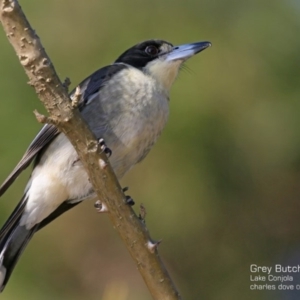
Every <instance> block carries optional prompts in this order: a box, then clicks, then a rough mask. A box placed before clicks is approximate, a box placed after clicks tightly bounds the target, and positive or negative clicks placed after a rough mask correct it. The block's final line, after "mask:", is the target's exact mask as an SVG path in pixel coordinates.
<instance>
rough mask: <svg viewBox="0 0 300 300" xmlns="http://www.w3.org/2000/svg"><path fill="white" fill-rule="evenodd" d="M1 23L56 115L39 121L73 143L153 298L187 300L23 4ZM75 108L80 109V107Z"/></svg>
mask: <svg viewBox="0 0 300 300" xmlns="http://www.w3.org/2000/svg"><path fill="white" fill-rule="evenodd" d="M0 21H1V23H2V26H3V28H4V31H5V33H6V35H7V37H8V39H9V41H10V43H11V44H12V46H13V47H14V49H15V52H16V54H17V56H18V57H19V60H20V63H21V65H22V66H23V67H24V70H25V72H26V74H27V76H28V77H29V84H30V85H31V86H33V87H34V89H35V91H36V93H37V95H38V97H39V99H40V100H41V101H42V103H43V104H44V106H45V107H46V109H47V111H48V113H49V116H50V117H49V119H47V118H46V117H45V118H43V117H42V116H39V118H40V119H41V120H44V121H47V120H48V121H49V120H51V123H52V122H53V123H54V124H55V125H56V126H57V128H58V129H59V130H60V131H61V132H63V133H64V134H65V135H66V136H67V137H68V139H69V140H70V142H71V143H72V144H73V146H74V148H75V149H76V151H77V153H78V156H79V158H80V160H81V161H82V162H83V164H84V167H85V169H86V171H87V173H88V175H89V178H90V180H91V183H92V185H93V187H94V190H95V192H96V193H97V196H98V197H99V199H101V201H102V202H103V203H104V204H105V205H106V206H107V208H108V210H109V216H110V220H111V222H112V224H113V226H114V228H116V230H117V231H118V233H119V234H120V236H121V238H122V239H123V241H124V243H125V244H126V246H127V249H128V251H129V252H130V254H131V256H132V258H133V259H134V261H135V263H136V265H137V268H138V270H139V271H140V273H141V275H142V277H143V278H144V280H145V282H146V285H147V286H148V288H149V290H150V293H151V294H152V296H153V298H154V299H159V300H164V299H168V300H173V299H174V300H175V299H181V297H180V295H179V293H178V291H177V290H176V288H175V286H174V284H173V283H172V280H171V278H170V276H169V274H168V272H167V270H166V268H165V267H164V265H163V263H162V261H161V259H160V257H159V255H158V252H157V247H156V244H155V243H152V242H151V238H150V236H149V233H148V231H147V229H146V228H145V225H144V224H143V222H141V220H140V219H139V218H138V217H137V216H136V214H135V213H134V211H133V210H132V209H131V207H130V206H128V205H126V204H125V202H126V201H125V200H126V199H125V196H124V193H123V191H122V188H121V187H120V184H119V182H118V180H117V178H116V176H115V174H114V172H113V170H112V168H111V166H110V164H109V161H108V160H107V157H106V156H105V154H104V153H101V149H99V145H98V143H97V141H96V139H95V137H94V135H93V134H92V132H91V131H90V130H89V128H88V126H87V125H86V124H85V122H84V121H83V120H82V118H81V117H80V114H79V112H78V110H76V109H74V107H72V102H71V101H70V99H69V97H68V94H67V92H66V89H65V87H64V86H63V85H62V83H61V81H60V80H59V78H58V76H57V74H56V72H55V69H54V66H53V64H52V63H51V61H50V58H49V57H48V55H47V54H46V51H45V49H44V48H43V46H42V44H41V41H40V39H39V37H38V36H37V35H36V33H35V32H34V30H33V29H32V28H31V26H30V24H29V22H28V21H27V19H26V17H25V15H24V13H23V11H22V9H21V7H20V6H19V4H18V1H16V0H0ZM73 106H75V107H76V105H74V102H73ZM74 129H75V130H74Z"/></svg>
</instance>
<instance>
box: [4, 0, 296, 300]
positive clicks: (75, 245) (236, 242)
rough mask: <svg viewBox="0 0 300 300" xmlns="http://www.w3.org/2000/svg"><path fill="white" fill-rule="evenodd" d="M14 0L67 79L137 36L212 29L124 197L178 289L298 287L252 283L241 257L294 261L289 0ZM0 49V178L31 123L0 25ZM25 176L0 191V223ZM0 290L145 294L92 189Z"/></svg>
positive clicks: (189, 35)
mask: <svg viewBox="0 0 300 300" xmlns="http://www.w3.org/2000/svg"><path fill="white" fill-rule="evenodd" d="M20 2H21V5H22V7H23V9H24V11H25V13H26V14H27V16H28V18H29V20H30V22H31V24H32V26H33V27H34V28H35V29H36V31H37V33H38V35H39V36H40V37H41V39H42V42H43V43H44V46H45V47H46V50H47V52H48V54H49V55H50V57H51V59H52V60H53V63H54V64H55V66H56V70H57V71H58V73H59V75H60V76H61V78H62V79H64V78H65V77H67V76H68V77H70V78H71V80H72V83H73V84H76V83H78V82H79V81H80V80H81V79H83V78H84V77H85V76H87V75H89V74H90V73H91V72H93V71H94V70H95V69H97V68H99V67H101V66H104V65H106V64H109V63H111V62H112V61H113V60H114V59H115V58H116V57H117V56H118V55H119V54H121V52H122V51H124V50H126V49H127V48H129V47H130V46H132V45H134V44H136V43H137V42H139V41H142V40H145V39H149V38H162V39H166V40H168V41H171V42H172V43H174V44H181V43H187V42H193V41H199V40H209V41H211V42H212V44H213V47H212V48H210V49H208V50H205V51H204V52H203V53H201V54H199V55H197V56H196V57H195V58H193V59H191V60H190V61H189V62H188V63H187V64H186V66H187V68H185V69H184V70H183V71H182V72H181V74H180V76H179V79H178V81H177V82H176V84H175V86H174V88H173V89H172V93H171V102H170V105H171V115H170V120H169V123H168V126H167V128H166V130H165V131H164V133H163V135H162V137H161V138H160V140H159V142H158V144H157V145H156V146H155V147H154V149H153V151H152V152H151V153H150V155H149V156H148V157H147V159H146V160H145V161H144V162H143V163H142V164H141V165H139V166H138V167H136V168H135V169H134V170H133V171H131V173H130V174H129V175H127V176H126V178H124V180H123V181H122V184H123V185H124V186H125V185H129V186H130V195H131V196H132V197H133V198H134V199H135V200H136V203H137V204H136V209H138V206H139V203H143V204H144V205H145V206H146V208H147V212H148V215H147V225H148V227H149V228H150V231H151V234H152V236H153V238H155V239H160V238H163V243H162V245H161V246H160V253H161V256H162V257H163V259H164V261H165V262H166V264H167V266H168V268H169V270H170V272H171V274H172V275H173V277H174V280H175V282H176V284H177V286H178V288H179V289H180V291H181V293H182V295H183V296H184V298H185V299H205V300H207V299H216V300H219V299H228V300H232V299H257V300H260V299H299V294H300V292H298V294H297V293H295V294H290V295H288V294H280V293H279V292H278V291H277V292H270V291H251V290H250V280H249V278H250V264H258V265H261V266H263V265H267V266H273V265H274V264H276V263H281V264H292V265H297V264H298V263H300V255H299V251H300V247H299V246H300V245H299V244H300V243H299V242H300V217H299V216H300V130H299V128H300V67H299V65H300V54H299V53H300V38H299V31H300V5H299V3H297V1H288V0H287V1H279V0H272V1H271V0H269V1H267V0H265V1H261V0H252V1H240V2H239V1H233V0H225V1H211V0H203V1H196V0H185V1H179V0H172V1H170V0H166V1H161V0H153V1H136V0H129V1H120V0H118V1H108V0H103V1H96V0H88V1H72V0H64V1H61V0H52V1H38V0H31V1H28V0H27V1H26V0H23V1H20ZM0 53H1V55H0V90H1V109H0V124H1V126H0V138H1V143H0V166H1V167H0V179H1V180H0V181H2V180H4V178H5V177H6V176H7V175H8V173H9V172H10V171H11V169H12V168H13V167H14V165H15V164H16V163H17V161H18V159H19V158H20V157H21V156H22V154H23V152H24V150H25V149H26V147H27V146H28V144H29V142H30V141H31V139H32V138H33V137H34V135H35V133H36V132H37V131H38V129H39V128H40V125H39V124H38V123H37V122H36V120H35V118H34V116H33V114H32V111H33V110H34V109H36V108H38V109H39V110H40V111H42V109H41V105H40V104H39V103H38V101H37V99H36V96H35V93H34V91H33V90H32V89H31V88H30V87H29V86H28V85H27V84H26V82H27V78H26V76H25V75H24V72H23V70H22V68H21V66H20V65H19V62H18V60H17V59H16V57H15V54H14V51H13V50H12V48H11V47H10V45H9V44H8V41H7V39H6V37H5V35H4V34H1V35H0ZM27 176H28V173H27V174H25V175H22V176H21V177H20V178H19V179H18V181H17V182H16V184H15V185H14V186H13V188H10V190H9V191H8V192H7V193H6V194H5V196H3V197H2V198H1V202H0V205H1V209H0V219H1V222H4V220H5V219H6V218H7V217H8V215H9V213H10V212H11V211H12V209H13V207H14V206H15V205H16V203H17V201H18V200H19V198H20V197H21V195H22V190H23V188H24V186H25V184H26V180H27ZM295 278H296V277H295ZM298 279H299V278H298ZM296 281H297V280H296V279H295V280H294V283H295V284H296V283H298V282H296ZM297 295H298V297H297ZM3 297H4V299H7V300H11V299H13V300H14V299H31V300H34V299H39V300H40V299H43V300H44V299H45V300H47V299H64V300H66V299H72V300H77V299H103V300H129V299H130V300H148V299H151V297H150V295H149V293H148V291H147V289H146V287H145V285H144V283H143V281H142V279H141V278H140V276H139V274H138V272H137V270H136V267H135V266H134V263H133V261H132V260H131V258H130V257H129V255H128V253H127V251H126V249H125V247H124V246H123V244H122V242H121V241H120V239H119V237H118V236H117V234H116V232H115V231H114V230H113V228H112V227H111V224H110V222H109V220H108V218H107V216H105V215H97V214H96V212H95V211H94V208H93V203H91V202H86V203H84V204H82V205H80V206H78V207H76V208H75V209H74V210H73V211H70V212H68V213H66V214H65V215H64V216H63V217H61V218H60V219H58V220H57V221H55V222H54V223H53V224H51V225H50V226H48V227H47V228H45V229H43V230H42V231H41V232H40V233H38V234H37V235H36V236H35V237H34V239H33V240H32V242H31V243H30V245H29V246H28V248H27V249H26V251H25V253H24V255H23V257H22V258H21V260H20V262H19V264H18V266H17V267H16V269H15V272H14V274H13V276H12V278H11V280H10V282H9V284H8V286H7V288H6V290H5V294H4V295H3ZM288 297H289V298H288ZM293 297H294V298H293Z"/></svg>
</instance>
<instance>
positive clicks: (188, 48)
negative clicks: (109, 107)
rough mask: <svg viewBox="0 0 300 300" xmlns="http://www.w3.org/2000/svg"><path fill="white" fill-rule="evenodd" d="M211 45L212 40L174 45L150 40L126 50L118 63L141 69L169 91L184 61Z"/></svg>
mask: <svg viewBox="0 0 300 300" xmlns="http://www.w3.org/2000/svg"><path fill="white" fill-rule="evenodd" d="M210 46H211V43H210V42H197V43H192V44H185V45H181V46H175V47H174V46H173V45H172V44H170V43H169V42H166V41H163V40H149V41H145V42H143V43H140V44H138V45H136V46H134V47H132V48H130V49H128V50H127V51H125V52H124V53H123V54H122V55H121V56H120V57H119V58H118V59H117V60H116V63H124V64H128V65H130V66H132V67H135V68H137V69H140V70H141V71H142V72H144V73H145V74H147V75H150V76H151V77H152V78H154V79H155V80H156V81H157V82H158V83H160V84H161V85H162V86H163V87H164V89H165V90H166V91H168V90H169V89H170V87H171V85H172V84H173V82H174V80H175V78H176V76H177V74H178V71H179V69H180V66H181V65H182V63H183V62H185V61H186V60H187V59H188V58H190V57H192V56H194V55H195V54H197V53H199V52H201V51H202V50H204V49H206V48H207V47H210Z"/></svg>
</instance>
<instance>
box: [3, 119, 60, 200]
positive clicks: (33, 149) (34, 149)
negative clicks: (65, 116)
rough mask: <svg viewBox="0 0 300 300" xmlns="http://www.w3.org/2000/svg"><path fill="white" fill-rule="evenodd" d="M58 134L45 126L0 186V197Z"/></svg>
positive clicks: (53, 128)
mask: <svg viewBox="0 0 300 300" xmlns="http://www.w3.org/2000/svg"><path fill="white" fill-rule="evenodd" d="M58 134H59V131H58V130H57V128H56V127H55V126H53V125H49V124H47V125H45V126H44V127H43V128H42V129H41V131H40V132H39V133H38V135H37V136H36V137H35V139H34V140H33V141H32V143H31V144H30V145H29V147H28V148H27V150H26V152H25V154H24V155H23V157H22V159H21V160H20V162H19V163H18V164H17V165H16V167H15V168H14V170H13V171H12V172H11V173H10V174H9V176H8V177H7V178H6V180H5V181H4V182H3V183H2V185H1V186H0V196H2V195H3V194H4V193H5V191H6V190H7V189H8V188H9V187H10V185H11V184H12V183H13V182H14V181H15V180H16V179H17V177H18V176H19V175H20V173H21V172H22V171H23V170H25V169H26V168H27V167H28V166H29V165H30V163H31V162H32V161H33V159H34V158H35V156H36V155H37V154H38V153H39V152H40V151H41V150H42V149H43V148H44V147H45V146H46V145H47V144H48V143H49V142H50V141H51V140H52V139H53V138H54V137H55V136H56V135H58Z"/></svg>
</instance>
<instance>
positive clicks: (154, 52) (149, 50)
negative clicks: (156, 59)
mask: <svg viewBox="0 0 300 300" xmlns="http://www.w3.org/2000/svg"><path fill="white" fill-rule="evenodd" d="M145 52H146V53H147V54H149V55H151V56H155V55H157V54H158V52H159V50H158V49H157V47H155V46H153V45H152V46H148V47H147V48H146V49H145Z"/></svg>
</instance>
